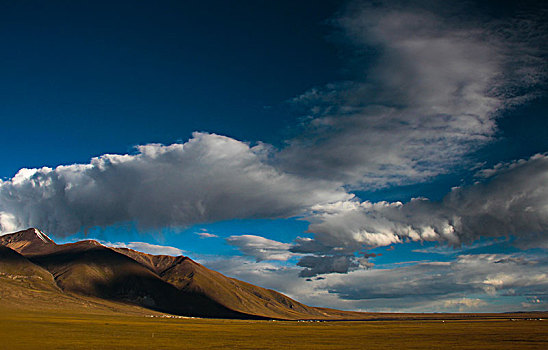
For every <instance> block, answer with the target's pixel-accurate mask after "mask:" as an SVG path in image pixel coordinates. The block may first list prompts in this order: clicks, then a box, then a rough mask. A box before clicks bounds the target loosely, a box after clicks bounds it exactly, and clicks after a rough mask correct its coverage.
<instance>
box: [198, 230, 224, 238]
mask: <svg viewBox="0 0 548 350" xmlns="http://www.w3.org/2000/svg"><path fill="white" fill-rule="evenodd" d="M194 233H195V234H197V235H198V236H200V238H217V237H219V236H217V235H216V234H214V233H210V232H207V231H206V230H205V229H202V230H200V231H199V232H194Z"/></svg>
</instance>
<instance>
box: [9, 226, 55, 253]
mask: <svg viewBox="0 0 548 350" xmlns="http://www.w3.org/2000/svg"><path fill="white" fill-rule="evenodd" d="M0 244H2V245H5V246H7V247H9V248H12V249H14V250H16V251H18V252H20V253H22V252H25V253H35V252H36V253H38V252H41V251H43V250H44V248H47V247H50V246H55V245H56V244H55V242H54V241H53V240H52V239H51V238H49V237H48V235H46V234H45V233H44V232H42V231H40V230H39V229H37V228H29V229H26V230H23V231H18V232H15V233H10V234H7V235H4V236H0Z"/></svg>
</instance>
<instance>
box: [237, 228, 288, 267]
mask: <svg viewBox="0 0 548 350" xmlns="http://www.w3.org/2000/svg"><path fill="white" fill-rule="evenodd" d="M226 241H227V243H228V244H231V245H233V246H236V247H238V249H239V250H240V251H241V252H242V253H244V254H246V255H248V256H252V257H254V258H255V259H257V261H258V262H259V261H263V260H280V261H285V260H287V259H289V258H291V257H293V256H295V255H296V254H294V253H291V252H290V251H289V248H290V247H291V244H289V243H282V242H278V241H274V240H271V239H268V238H264V237H261V236H255V235H241V236H230V237H228V238H227V239H226Z"/></svg>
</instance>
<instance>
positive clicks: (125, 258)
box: [0, 229, 355, 319]
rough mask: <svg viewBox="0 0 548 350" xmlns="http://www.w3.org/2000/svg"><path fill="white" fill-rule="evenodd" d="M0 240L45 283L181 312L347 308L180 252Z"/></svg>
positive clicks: (28, 235) (28, 233)
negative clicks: (318, 303) (309, 301)
mask: <svg viewBox="0 0 548 350" xmlns="http://www.w3.org/2000/svg"><path fill="white" fill-rule="evenodd" d="M0 244H1V245H4V247H1V248H2V250H1V251H0V253H2V254H0V264H1V263H4V262H5V261H14V262H16V263H10V264H11V265H10V266H12V267H10V268H12V269H15V270H17V269H18V267H17V266H20V267H21V268H22V269H25V270H26V271H28V273H29V274H30V275H36V276H40V277H41V278H42V279H43V280H44V281H46V280H47V281H48V283H49V284H50V286H51V288H57V289H58V290H59V291H62V292H64V293H68V294H70V295H80V296H86V297H94V298H101V299H103V300H110V301H115V302H123V303H126V304H132V305H138V306H142V307H146V308H149V309H152V310H156V311H160V312H168V313H172V314H179V315H185V316H199V317H219V318H253V319H261V318H275V319H304V318H323V319H325V318H331V317H335V318H340V317H341V315H347V316H351V313H346V312H339V311H338V312H333V313H331V312H330V311H329V310H327V309H319V308H314V307H309V306H306V305H304V304H301V303H299V302H297V301H295V300H293V299H291V298H289V297H287V296H285V295H283V294H281V293H278V292H276V291H273V290H269V289H265V288H261V287H257V286H254V285H252V284H249V283H246V282H243V281H239V280H236V279H233V278H229V277H227V276H224V275H222V274H220V273H218V272H215V271H213V270H210V269H208V268H206V267H204V266H202V265H200V264H198V263H196V262H195V261H193V260H192V259H190V258H188V257H184V256H177V257H174V256H167V255H150V254H145V253H141V252H138V251H135V250H132V249H127V248H110V247H106V246H103V245H102V244H100V243H98V242H96V241H91V240H85V241H80V242H76V243H69V244H62V245H58V244H55V242H53V240H51V239H50V238H49V237H47V236H46V235H45V234H43V233H42V232H40V231H39V230H37V229H28V230H25V231H20V232H16V233H12V234H8V235H4V236H0ZM0 266H3V265H0ZM333 311H335V310H333ZM352 316H353V315H352ZM354 317H355V316H354ZM351 318H352V317H351Z"/></svg>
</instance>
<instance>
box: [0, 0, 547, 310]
mask: <svg viewBox="0 0 548 350" xmlns="http://www.w3.org/2000/svg"><path fill="white" fill-rule="evenodd" d="M547 11H548V9H547V8H546V6H543V5H542V4H541V3H540V2H535V1H525V2H520V3H519V4H516V3H513V2H503V3H501V2H489V1H483V2H474V1H472V2H465V3H461V2H444V3H443V4H438V3H433V2H429V1H415V2H399V1H380V2H368V1H321V2H318V1H299V2H294V1H275V2H274V1H272V2H255V1H239V2H237V3H227V2H222V1H206V2H199V3H185V2H176V1H173V2H171V1H164V2H140V3H135V2H129V1H128V2H125V1H118V2H116V3H114V4H113V3H111V2H101V1H95V2H92V3H80V2H77V3H74V2H65V1H53V2H48V3H47V4H46V3H40V2H33V1H28V2H3V3H1V4H0V23H1V25H0V44H1V45H2V48H3V54H2V55H0V73H1V76H2V81H1V82H0V89H1V90H0V91H1V93H0V117H1V118H2V119H1V122H2V127H1V128H0V143H1V149H2V150H3V152H1V153H0V177H1V178H2V182H0V232H2V233H8V232H13V231H15V230H18V229H24V228H27V227H37V228H39V229H41V230H43V231H44V232H46V233H47V234H49V235H51V236H52V237H54V238H56V240H57V241H59V242H67V241H72V240H76V239H80V238H83V237H87V238H94V239H98V240H100V241H101V242H103V243H104V244H107V245H118V246H127V247H131V248H134V249H138V250H144V251H148V252H151V253H158V254H159V253H167V254H184V255H188V256H190V257H192V258H194V259H196V260H198V261H200V262H202V263H204V264H205V265H206V266H208V267H211V268H214V269H217V270H218V271H220V272H223V273H225V274H227V275H230V276H233V277H236V278H240V279H243V280H246V281H249V282H251V283H255V284H258V285H261V286H265V287H268V288H273V289H276V290H279V291H281V292H283V293H286V294H288V295H290V296H292V297H295V298H297V299H298V300H299V301H302V302H305V303H308V304H311V305H317V306H328V307H336V308H344V309H355V310H365V311H418V312H428V311H436V312H439V311H441V312H443V311H501V312H502V311H514V310H546V309H547V307H548V306H547V305H548V303H547V300H546V290H547V289H548V288H547V287H548V276H547V275H546V273H545V271H546V265H547V264H548V259H547V258H546V249H548V239H547V237H548V235H547V233H548V209H547V208H548V202H547V199H546V198H548V155H547V154H546V152H548V118H547V111H548V98H547V96H546V73H547V66H546V61H547V60H546V53H547V52H546V45H545V41H546V40H545V39H546V36H547V34H548V29H547V27H546V23H545V21H543V18H544V17H543V16H545V15H546V13H547Z"/></svg>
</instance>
